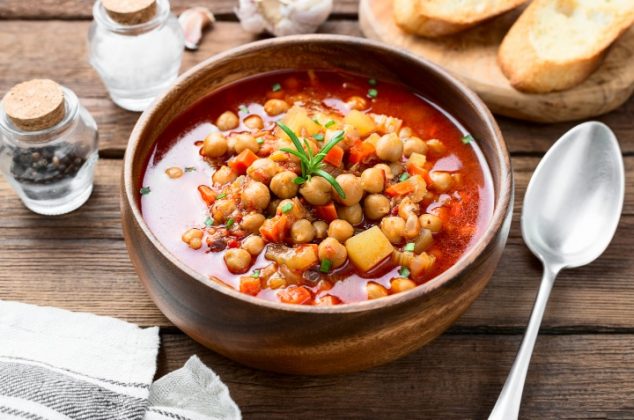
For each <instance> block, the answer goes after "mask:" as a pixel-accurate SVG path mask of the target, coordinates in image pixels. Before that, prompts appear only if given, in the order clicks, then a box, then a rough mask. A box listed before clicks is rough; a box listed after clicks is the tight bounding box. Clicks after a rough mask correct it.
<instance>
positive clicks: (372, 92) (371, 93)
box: [368, 88, 379, 99]
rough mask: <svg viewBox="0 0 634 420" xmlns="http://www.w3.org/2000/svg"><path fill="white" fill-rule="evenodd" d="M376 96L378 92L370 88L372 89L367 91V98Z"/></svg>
mask: <svg viewBox="0 0 634 420" xmlns="http://www.w3.org/2000/svg"><path fill="white" fill-rule="evenodd" d="M377 96H379V91H378V90H376V89H374V88H372V89H368V98H372V99H374V98H376V97H377Z"/></svg>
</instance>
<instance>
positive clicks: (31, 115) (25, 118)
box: [2, 79, 65, 131]
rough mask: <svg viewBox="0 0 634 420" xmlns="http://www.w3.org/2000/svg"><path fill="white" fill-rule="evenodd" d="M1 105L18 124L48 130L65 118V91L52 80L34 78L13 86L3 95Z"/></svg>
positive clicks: (23, 126)
mask: <svg viewBox="0 0 634 420" xmlns="http://www.w3.org/2000/svg"><path fill="white" fill-rule="evenodd" d="M2 106H3V107H4V112H5V113H6V114H7V116H8V117H9V118H10V119H11V121H12V122H13V124H15V126H16V127H18V128H20V129H22V130H24V131H38V130H45V129H47V128H50V127H53V126H54V125H55V124H57V123H58V122H60V121H61V120H62V119H63V118H64V113H65V106H64V91H63V90H62V87H61V86H60V85H58V84H57V83H55V82H54V81H52V80H48V79H33V80H29V81H28V82H23V83H20V84H17V85H15V86H13V87H12V88H11V90H9V92H8V93H7V94H6V95H5V96H4V98H3V99H2Z"/></svg>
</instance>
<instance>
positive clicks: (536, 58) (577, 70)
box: [498, 0, 634, 93]
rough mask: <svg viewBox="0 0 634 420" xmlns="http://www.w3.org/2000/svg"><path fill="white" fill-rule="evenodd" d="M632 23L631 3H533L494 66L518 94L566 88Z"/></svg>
mask: <svg viewBox="0 0 634 420" xmlns="http://www.w3.org/2000/svg"><path fill="white" fill-rule="evenodd" d="M633 22H634V0H534V1H533V3H531V4H530V6H528V7H527V8H526V10H525V11H524V12H523V13H522V15H521V16H520V17H519V19H518V20H517V21H516V22H515V24H514V25H513V26H512V27H511V29H510V31H509V32H508V33H507V35H506V37H505V38H504V40H503V41H502V44H501V45H500V49H499V51H498V62H499V64H500V67H501V68H502V72H503V73H504V74H505V75H506V77H507V78H508V79H509V81H510V82H511V85H513V86H514V87H515V88H516V89H518V90H522V91H525V92H532V93H547V92H553V91H558V90H564V89H569V88H571V87H573V86H575V85H577V84H579V83H581V82H582V81H583V80H585V79H586V78H587V77H588V76H590V74H592V72H593V71H594V70H595V69H596V68H597V66H598V65H599V64H600V63H601V60H602V58H603V55H604V53H605V51H606V50H607V48H608V47H609V46H610V45H611V44H612V43H613V42H614V41H615V40H616V39H617V38H618V37H619V35H621V34H622V33H623V32H625V31H626V30H627V29H628V27H629V26H630V25H631V24H632V23H633Z"/></svg>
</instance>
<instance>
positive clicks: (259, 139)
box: [255, 137, 264, 144]
mask: <svg viewBox="0 0 634 420" xmlns="http://www.w3.org/2000/svg"><path fill="white" fill-rule="evenodd" d="M255 141H256V142H257V143H258V144H262V143H264V139H263V138H262V137H258V138H257V139H255Z"/></svg>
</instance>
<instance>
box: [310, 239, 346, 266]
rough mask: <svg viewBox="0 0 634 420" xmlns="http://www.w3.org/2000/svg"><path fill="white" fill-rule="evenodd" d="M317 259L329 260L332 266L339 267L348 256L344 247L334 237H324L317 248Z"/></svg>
mask: <svg viewBox="0 0 634 420" xmlns="http://www.w3.org/2000/svg"><path fill="white" fill-rule="evenodd" d="M317 254H318V255H319V260H320V261H324V260H329V261H330V262H331V263H332V267H333V268H337V267H341V266H342V265H343V264H344V263H345V262H346V259H347V258H348V251H347V250H346V247H345V246H343V245H341V244H340V243H339V241H338V240H336V239H335V238H326V239H324V240H323V241H321V243H320V244H319V247H318V248H317Z"/></svg>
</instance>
